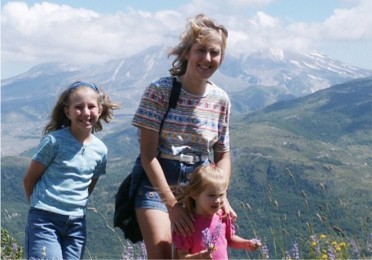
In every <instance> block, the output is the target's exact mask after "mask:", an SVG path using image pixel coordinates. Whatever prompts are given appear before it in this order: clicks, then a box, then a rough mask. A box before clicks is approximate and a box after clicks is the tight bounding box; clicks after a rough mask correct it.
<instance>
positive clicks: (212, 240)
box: [202, 221, 222, 253]
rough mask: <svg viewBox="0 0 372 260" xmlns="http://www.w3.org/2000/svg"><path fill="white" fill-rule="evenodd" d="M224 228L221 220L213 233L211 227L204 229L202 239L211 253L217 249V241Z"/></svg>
mask: <svg viewBox="0 0 372 260" xmlns="http://www.w3.org/2000/svg"><path fill="white" fill-rule="evenodd" d="M221 230H222V223H221V221H219V222H218V223H217V225H216V227H215V229H214V231H213V232H212V233H211V231H210V230H209V228H206V229H204V230H202V239H203V244H204V247H205V248H206V249H207V250H208V252H209V253H213V252H214V251H216V250H217V247H216V242H217V239H218V238H219V237H220V235H221Z"/></svg>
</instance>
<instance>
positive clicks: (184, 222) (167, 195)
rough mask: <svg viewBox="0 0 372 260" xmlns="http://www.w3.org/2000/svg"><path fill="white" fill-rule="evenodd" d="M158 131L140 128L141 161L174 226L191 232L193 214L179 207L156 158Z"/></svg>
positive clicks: (192, 228) (182, 230)
mask: <svg viewBox="0 0 372 260" xmlns="http://www.w3.org/2000/svg"><path fill="white" fill-rule="evenodd" d="M158 142H159V133H158V132H156V131H153V130H149V129H146V128H141V142H140V150H141V162H142V166H143V168H144V169H145V171H146V174H147V176H148V178H149V180H150V182H151V184H152V185H153V187H155V188H156V189H158V190H159V191H160V192H159V195H160V197H161V199H162V201H163V202H164V203H165V205H166V206H167V208H168V212H169V218H170V220H171V222H172V224H174V228H175V230H176V231H177V232H179V233H180V234H182V235H186V234H191V233H192V232H193V230H194V225H193V216H192V214H191V213H189V212H188V211H187V210H186V209H185V208H183V207H179V206H178V204H177V199H176V197H175V196H174V194H173V192H172V191H171V189H170V187H169V185H168V182H167V179H166V178H165V175H164V172H163V169H162V167H161V165H160V163H159V161H158V159H157V157H156V156H157V154H158Z"/></svg>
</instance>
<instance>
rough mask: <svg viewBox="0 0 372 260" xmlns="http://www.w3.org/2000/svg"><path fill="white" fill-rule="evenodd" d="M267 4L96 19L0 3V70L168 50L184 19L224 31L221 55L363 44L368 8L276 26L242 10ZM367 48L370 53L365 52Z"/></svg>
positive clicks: (215, 2) (212, 5) (253, 0)
mask: <svg viewBox="0 0 372 260" xmlns="http://www.w3.org/2000/svg"><path fill="white" fill-rule="evenodd" d="M272 1H273V0H265V1H264V0H234V1H225V0H203V1H201V0H193V1H191V2H190V3H189V4H187V5H185V6H182V7H180V9H179V10H167V11H159V12H156V13H151V12H145V11H139V10H134V9H128V10H126V11H125V12H116V13H111V14H101V13H97V12H94V11H92V10H88V9H84V8H78V9H77V8H72V7H70V6H68V5H58V4H52V3H48V2H43V3H38V4H34V5H31V6H30V5H27V4H26V3H24V2H8V3H6V4H5V5H4V6H3V8H2V12H1V28H2V47H1V48H2V50H1V55H2V63H3V67H4V66H6V65H7V64H11V63H12V62H13V63H17V62H18V63H19V64H20V63H22V64H27V63H28V64H32V65H34V64H37V63H40V62H44V61H63V62H70V63H77V64H89V63H101V62H104V61H107V60H109V59H117V58H122V57H125V56H127V55H131V54H134V53H136V52H139V51H141V50H143V49H145V48H148V47H150V46H153V45H159V44H165V45H167V46H173V45H174V44H175V43H176V42H177V40H178V36H179V34H180V33H181V32H182V31H183V30H184V28H185V22H186V18H188V17H190V16H192V15H195V14H196V13H200V12H204V13H205V14H207V15H211V16H212V18H214V19H216V20H217V21H218V22H220V23H222V24H224V25H225V26H226V27H227V29H228V30H229V42H228V52H229V53H231V54H234V55H240V54H242V53H243V54H249V53H252V52H254V51H256V50H259V49H262V48H283V49H286V48H289V49H297V50H304V49H311V48H318V47H321V46H322V45H323V46H324V45H327V44H328V43H329V41H333V42H335V41H336V42H337V41H358V40H364V41H366V40H367V41H370V40H371V38H372V26H370V25H371V24H372V16H371V15H370V14H371V13H372V1H369V0H359V1H356V0H344V1H348V3H349V7H348V8H343V9H337V10H334V12H333V14H332V16H330V17H329V18H328V19H326V20H325V21H324V22H320V23H319V22H318V23H304V22H291V21H288V20H281V19H280V18H279V17H273V16H270V15H268V14H267V13H265V12H264V11H257V12H256V13H255V14H254V15H251V16H249V15H247V10H249V8H251V9H252V7H255V8H256V9H255V10H258V9H259V7H264V5H267V4H269V3H270V2H272ZM371 47H372V46H371Z"/></svg>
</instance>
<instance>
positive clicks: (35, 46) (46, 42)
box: [1, 2, 184, 64]
mask: <svg viewBox="0 0 372 260" xmlns="http://www.w3.org/2000/svg"><path fill="white" fill-rule="evenodd" d="M171 20H173V21H176V22H178V20H182V22H184V18H181V17H180V16H179V15H178V14H177V13H175V12H172V11H164V12H158V13H154V14H152V13H146V12H142V11H135V10H130V11H129V12H128V13H121V12H118V13H116V14H112V15H103V14H98V13H96V12H93V11H91V10H87V9H82V8H81V9H73V8H71V7H69V6H66V5H56V4H50V3H47V2H43V3H41V4H35V5H33V6H28V5H27V4H26V3H21V2H10V3H8V4H6V5H5V6H4V8H3V10H2V16H1V23H2V36H3V39H5V40H4V41H3V43H2V55H3V57H2V58H3V59H5V60H13V59H16V60H20V61H22V60H23V61H29V62H32V61H36V60H38V61H48V60H63V61H69V62H72V63H81V64H84V63H95V62H102V61H105V60H107V59H112V58H120V57H125V56H127V55H130V54H133V53H135V52H138V51H140V50H143V49H145V48H147V47H150V46H152V45H155V44H161V43H163V41H164V39H165V38H168V37H169V34H170V33H172V31H174V30H175V29H174V26H173V24H172V23H169V21H171ZM176 29H178V30H179V28H176Z"/></svg>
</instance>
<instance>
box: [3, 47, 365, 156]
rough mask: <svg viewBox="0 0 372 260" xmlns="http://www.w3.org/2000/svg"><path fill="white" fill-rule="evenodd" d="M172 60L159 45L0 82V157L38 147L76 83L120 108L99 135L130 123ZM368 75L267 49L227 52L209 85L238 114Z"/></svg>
mask: <svg viewBox="0 0 372 260" xmlns="http://www.w3.org/2000/svg"><path fill="white" fill-rule="evenodd" d="M171 61H172V59H167V49H166V48H165V47H163V46H158V47H152V48H149V49H148V50H145V51H143V52H141V53H138V54H136V55H133V56H131V57H128V58H125V59H117V60H112V61H109V62H107V63H105V64H97V65H95V66H90V67H78V66H76V65H73V64H66V63H58V62H51V63H44V64H40V65H38V66H35V67H33V68H32V69H30V70H29V71H27V72H25V73H23V74H21V75H18V76H16V77H13V78H10V79H6V80H2V82H1V83H2V85H1V92H2V93H1V94H2V95H1V110H2V118H1V125H2V135H3V137H5V138H3V140H2V141H3V143H2V146H3V149H2V152H1V153H2V156H7V155H16V154H20V153H22V152H24V151H25V150H27V149H29V148H30V147H32V146H34V145H35V144H36V143H37V142H38V140H39V138H40V135H41V130H42V129H41V128H42V126H43V125H45V124H46V121H47V120H48V117H49V113H50V112H51V110H52V108H53V105H54V103H55V101H56V99H57V97H58V95H59V94H60V93H61V92H62V90H63V89H64V88H65V87H66V86H67V85H68V84H70V83H71V82H73V81H76V80H86V81H92V82H95V83H97V84H98V85H99V86H102V87H103V88H104V89H105V91H106V92H107V93H108V94H109V95H110V96H111V98H112V100H113V101H115V102H117V103H119V104H120V106H121V108H120V109H119V110H117V111H115V117H116V119H115V120H113V122H112V123H110V125H108V126H106V127H105V129H106V131H104V132H103V133H102V134H103V135H105V134H106V133H111V132H115V131H117V130H119V129H120V128H121V127H122V126H121V125H122V124H130V118H131V117H132V116H133V113H134V111H135V109H136V107H137V105H138V102H139V100H140V98H141V95H142V93H143V90H144V88H145V87H146V86H147V85H148V84H149V83H150V82H151V81H152V80H155V79H157V78H159V77H161V76H164V75H167V74H168V69H169V67H170V63H171ZM368 75H372V71H369V70H364V69H360V68H355V67H352V66H348V65H346V64H343V63H342V62H339V61H336V60H333V59H331V58H329V57H327V56H325V55H322V54H319V53H317V52H313V53H309V54H301V53H290V52H283V51H281V50H270V49H269V50H264V51H261V52H258V53H254V54H252V55H249V56H242V57H239V58H235V57H232V56H229V55H228V53H227V55H226V57H225V60H224V63H223V64H222V66H221V68H220V70H218V71H217V73H215V75H214V76H213V78H212V81H213V82H215V83H216V84H217V85H219V86H221V87H222V88H223V89H225V90H226V91H227V92H228V94H229V95H230V97H231V100H232V111H233V114H239V113H248V112H253V111H256V110H258V109H261V108H263V107H265V106H267V105H270V104H273V103H275V102H277V101H280V100H289V99H292V98H295V97H299V96H303V95H306V94H309V93H312V92H314V91H315V90H319V89H323V88H328V87H329V86H331V85H333V84H338V83H341V82H344V81H347V80H351V79H355V78H359V77H366V76H368ZM15 143H16V144H20V143H22V145H14V144H15Z"/></svg>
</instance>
